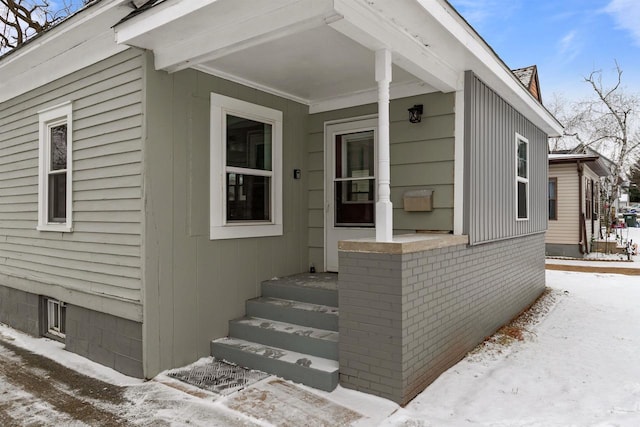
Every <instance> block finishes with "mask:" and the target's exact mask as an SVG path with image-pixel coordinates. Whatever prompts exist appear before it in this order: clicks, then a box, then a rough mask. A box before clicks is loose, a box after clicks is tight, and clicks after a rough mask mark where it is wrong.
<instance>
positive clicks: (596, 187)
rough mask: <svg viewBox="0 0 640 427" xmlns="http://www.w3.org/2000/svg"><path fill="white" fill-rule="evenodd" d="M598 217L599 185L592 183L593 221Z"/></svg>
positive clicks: (595, 182)
mask: <svg viewBox="0 0 640 427" xmlns="http://www.w3.org/2000/svg"><path fill="white" fill-rule="evenodd" d="M599 216H600V183H599V182H598V181H594V186H593V219H596V220H597V219H598V217H599Z"/></svg>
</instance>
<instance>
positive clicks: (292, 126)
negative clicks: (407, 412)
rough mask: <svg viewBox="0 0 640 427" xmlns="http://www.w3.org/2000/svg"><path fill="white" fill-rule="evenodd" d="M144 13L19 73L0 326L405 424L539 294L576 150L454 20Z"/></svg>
mask: <svg viewBox="0 0 640 427" xmlns="http://www.w3.org/2000/svg"><path fill="white" fill-rule="evenodd" d="M134 3H136V4H138V5H140V4H142V3H146V4H145V5H143V7H142V8H141V9H139V10H136V11H134V10H133V9H132V8H133V7H134V6H132V2H130V1H125V0H102V1H96V2H93V3H91V4H90V5H89V6H87V7H85V8H84V9H83V10H81V11H80V12H78V13H77V14H75V15H74V16H72V17H71V18H69V19H67V20H66V21H64V22H63V23H61V24H60V25H58V26H56V27H54V28H53V29H51V30H50V31H48V32H47V33H45V34H42V35H41V36H39V37H37V38H36V39H35V40H33V41H32V42H30V43H28V44H26V45H24V46H22V47H21V48H20V49H18V50H15V51H13V52H11V53H9V54H6V55H4V56H3V57H1V58H0V75H1V76H2V78H0V321H2V322H4V323H7V324H9V325H12V326H14V327H16V328H18V329H21V330H24V331H26V332H28V333H31V334H33V335H46V336H49V337H52V338H55V339H59V340H61V341H63V342H64V343H65V346H66V348H67V350H69V351H72V352H75V353H78V354H81V355H83V356H86V357H88V358H89V359H91V360H94V361H97V362H99V363H102V364H105V365H107V366H111V367H113V368H115V369H117V370H119V371H121V372H124V373H126V374H129V375H134V376H138V377H146V378H150V377H153V376H154V375H155V374H157V373H158V372H160V371H161V370H164V369H168V368H172V367H177V366H181V365H184V364H187V363H189V362H192V361H194V360H196V359H198V358H200V357H202V356H205V355H209V354H214V355H215V356H217V357H219V358H225V359H228V360H230V361H235V362H237V363H240V364H244V365H249V366H251V367H257V368H260V369H265V370H269V371H271V372H275V373H277V374H279V375H282V376H285V377H287V378H291V379H293V380H294V381H299V382H305V383H307V384H311V385H313V386H316V387H320V388H324V389H331V388H332V387H335V385H336V384H337V383H338V382H340V383H341V384H342V385H344V386H346V387H350V388H355V389H359V390H363V391H367V392H370V393H375V394H378V395H380V396H384V397H387V398H390V399H393V400H394V401H397V402H400V403H406V402H408V401H409V400H410V399H411V398H412V397H414V396H415V395H416V394H417V393H419V392H420V391H421V390H423V389H424V388H425V387H426V386H427V385H428V384H429V383H430V382H431V381H433V380H434V379H435V378H436V377H437V376H438V375H439V374H440V373H441V372H443V371H444V370H445V369H447V368H448V367H449V366H451V365H452V364H454V363H455V362H456V361H458V360H459V359H460V358H461V357H462V356H464V354H465V353H466V352H467V351H468V350H469V349H471V348H473V346H474V345H475V344H477V343H478V342H479V341H481V340H482V339H483V338H484V337H485V336H487V335H488V334H491V333H492V332H493V331H495V330H496V329H497V328H498V327H500V326H501V325H502V324H504V323H505V322H507V321H508V320H510V319H511V318H512V317H513V316H515V315H516V314H517V313H519V312H520V311H521V310H522V309H523V308H525V307H526V306H527V305H529V304H530V303H531V302H532V301H533V300H535V298H536V297H537V296H538V295H540V293H541V292H542V290H543V288H544V286H545V279H544V251H545V243H544V232H545V230H546V228H547V137H548V136H557V135H559V134H560V132H561V126H560V124H559V123H558V122H557V121H556V120H555V119H554V117H553V116H552V115H551V114H550V113H549V112H548V111H547V110H546V109H545V108H544V107H543V106H542V105H541V103H540V102H538V100H536V99H535V98H534V97H533V96H532V95H531V93H530V92H528V91H527V89H526V88H525V87H523V85H522V84H521V83H520V82H519V81H518V79H517V78H516V77H515V76H514V74H513V73H512V72H511V71H510V70H509V68H508V67H507V66H506V65H505V64H504V63H503V62H502V61H501V60H500V59H499V58H498V57H497V56H496V54H495V53H494V52H493V50H492V49H491V48H490V47H489V46H488V45H487V44H486V43H485V42H484V40H483V39H482V38H481V37H480V36H479V35H478V34H477V33H476V32H475V31H474V30H473V29H472V28H471V27H470V26H469V24H468V23H467V22H466V21H465V20H464V19H463V18H462V17H461V16H460V15H459V14H458V13H457V12H456V11H455V10H454V9H453V8H452V7H451V6H450V5H449V4H448V3H447V2H446V1H444V0H432V1H422V0H402V1H393V2H391V1H388V2H385V1H374V2H372V1H365V0H269V1H259V0H253V1H249V0H246V1H244V0H243V1H239V0H201V1H189V0H165V1H157V2H153V1H152V2H134ZM310 270H311V271H313V270H315V271H316V274H308V272H309V271H310ZM326 272H333V274H330V273H326ZM301 273H307V274H306V275H300V274H301ZM335 273H337V274H335ZM295 275H298V276H295ZM291 276H292V277H291ZM276 278H277V279H278V280H276ZM272 279H273V280H272ZM292 331H293V334H291V333H289V332H292Z"/></svg>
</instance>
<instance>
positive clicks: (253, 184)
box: [227, 173, 271, 221]
mask: <svg viewBox="0 0 640 427" xmlns="http://www.w3.org/2000/svg"><path fill="white" fill-rule="evenodd" d="M270 199H271V178H270V177H268V176H252V175H240V174H235V173H227V221H270V220H271V200H270Z"/></svg>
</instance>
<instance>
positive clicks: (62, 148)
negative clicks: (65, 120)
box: [51, 125, 67, 170]
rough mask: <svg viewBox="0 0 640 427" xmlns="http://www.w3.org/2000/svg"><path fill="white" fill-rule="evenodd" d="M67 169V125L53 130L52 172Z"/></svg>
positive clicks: (55, 127)
mask: <svg viewBox="0 0 640 427" xmlns="http://www.w3.org/2000/svg"><path fill="white" fill-rule="evenodd" d="M66 168H67V125H60V126H54V127H52V128H51V170H60V169H66Z"/></svg>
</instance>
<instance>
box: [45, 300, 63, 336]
mask: <svg viewBox="0 0 640 427" xmlns="http://www.w3.org/2000/svg"><path fill="white" fill-rule="evenodd" d="M43 302H44V313H43V314H44V321H45V322H46V323H45V325H46V329H45V330H44V335H45V336H49V337H51V338H55V339H58V338H64V337H65V335H66V333H67V326H66V325H67V306H66V304H65V303H64V302H62V301H59V300H57V299H53V298H47V297H44V298H43Z"/></svg>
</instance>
